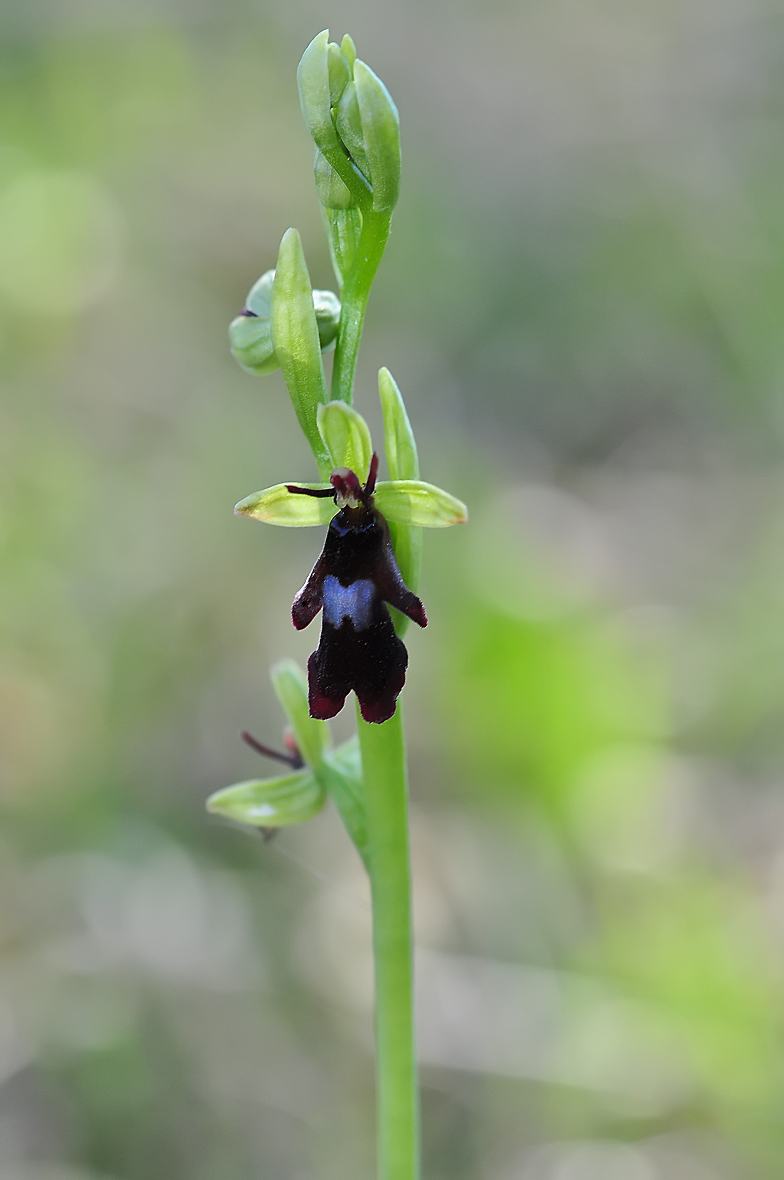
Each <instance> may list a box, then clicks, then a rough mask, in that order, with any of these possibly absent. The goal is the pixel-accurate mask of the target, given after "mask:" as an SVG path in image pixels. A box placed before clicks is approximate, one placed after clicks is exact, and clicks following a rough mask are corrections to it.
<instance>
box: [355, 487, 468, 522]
mask: <svg viewBox="0 0 784 1180" xmlns="http://www.w3.org/2000/svg"><path fill="white" fill-rule="evenodd" d="M375 499H376V508H378V510H379V512H381V513H382V514H383V515H384V516H385V517H386V518H387V520H388V521H394V522H395V523H396V524H413V525H420V526H422V527H423V528H431V529H440V528H447V527H448V526H449V525H452V524H465V523H466V521H467V520H468V509H467V508H466V506H465V504H463V502H462V501H461V500H458V499H456V498H455V496H450V494H449V492H445V491H444V490H443V488H437V487H436V486H435V484H432V483H425V482H424V481H423V480H421V479H399V480H393V481H391V482H389V483H387V482H382V483H380V484H378V485H377V486H376V497H375Z"/></svg>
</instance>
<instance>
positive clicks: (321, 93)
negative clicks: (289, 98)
mask: <svg viewBox="0 0 784 1180" xmlns="http://www.w3.org/2000/svg"><path fill="white" fill-rule="evenodd" d="M297 87H298V89H299V105H300V107H301V108H302V117H303V119H304V120H305V124H306V126H307V129H308V131H309V132H310V134H311V136H312V137H313V141H314V143H315V144H316V146H317V147H319V148H320V149H321V150H322V151H325V150H327V149H328V148H334V147H337V146H338V142H339V141H338V136H337V132H336V131H335V128H334V125H333V123H332V113H331V111H330V94H329V29H324V31H323V32H322V33H318V34H317V35H316V36H315V37H314V38H313V40H312V41H311V43H310V45H308V47H307V49H306V50H305V52H304V53H303V55H302V59H301V61H300V63H299V65H298V67H297Z"/></svg>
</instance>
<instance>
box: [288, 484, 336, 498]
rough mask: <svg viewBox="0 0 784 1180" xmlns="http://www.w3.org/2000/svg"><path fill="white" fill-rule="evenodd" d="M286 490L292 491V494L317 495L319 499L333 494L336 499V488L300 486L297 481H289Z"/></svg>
mask: <svg viewBox="0 0 784 1180" xmlns="http://www.w3.org/2000/svg"><path fill="white" fill-rule="evenodd" d="M286 491H287V492H291V494H292V496H316V497H317V498H318V499H322V498H323V499H325V500H326V498H327V496H331V497H332V499H333V500H334V498H335V489H334V488H300V487H297V485H296V484H295V483H287V484H286Z"/></svg>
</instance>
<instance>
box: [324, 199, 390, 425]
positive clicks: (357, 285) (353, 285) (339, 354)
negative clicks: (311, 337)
mask: <svg viewBox="0 0 784 1180" xmlns="http://www.w3.org/2000/svg"><path fill="white" fill-rule="evenodd" d="M391 220H392V218H391V214H389V213H376V212H375V211H374V210H373V209H372V208H370V207H368V206H366V207H364V208H363V209H362V232H361V233H360V235H359V242H358V243H357V252H356V255H355V256H354V261H353V262H352V264H351V269H350V271H349V272H348V274H347V275H346V280H345V283H344V284H343V291H342V295H341V299H342V306H341V312H340V334H339V336H338V342H337V347H336V348H335V360H334V363H333V366H332V400H333V401H344V402H348V403H349V404H351V399H352V392H353V388H354V369H355V367H356V363H357V353H358V351H359V338H360V336H361V335H362V322H363V320H364V318H365V308H366V307H367V301H368V296H369V295H370V288H371V285H372V283H373V279H374V278H375V274H376V271H377V270H378V264H379V263H380V262H381V256H382V254H383V253H384V247H385V246H386V244H387V239H388V238H389V226H390V222H391Z"/></svg>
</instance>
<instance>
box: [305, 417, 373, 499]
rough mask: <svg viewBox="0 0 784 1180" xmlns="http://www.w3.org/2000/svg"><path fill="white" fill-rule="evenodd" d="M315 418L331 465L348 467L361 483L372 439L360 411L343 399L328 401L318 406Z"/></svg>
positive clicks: (370, 456) (366, 470)
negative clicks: (340, 400) (342, 400)
mask: <svg viewBox="0 0 784 1180" xmlns="http://www.w3.org/2000/svg"><path fill="white" fill-rule="evenodd" d="M317 421H318V428H319V433H320V434H321V437H322V439H323V440H324V445H325V446H326V448H327V450H328V451H329V453H330V456H331V458H332V465H333V467H348V468H350V469H351V471H353V472H354V473H355V474H356V475H357V477H358V478H359V482H360V483H364V482H365V480H366V479H367V477H368V469H369V467H370V460H371V459H372V458H373V443H372V442H371V439H370V431H369V430H368V426H367V423H366V422H365V419H364V418H363V417H362V415H361V414H358V413H357V411H356V410H354V409H352V408H351V406H347V405H346V403H345V402H328V403H327V405H325V406H319V408H318V413H317Z"/></svg>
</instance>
